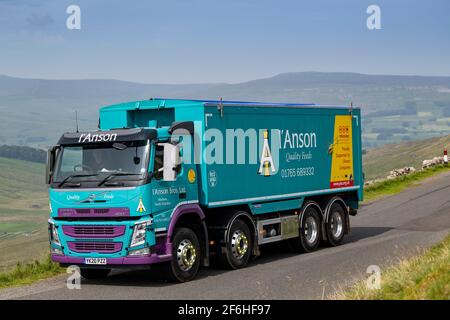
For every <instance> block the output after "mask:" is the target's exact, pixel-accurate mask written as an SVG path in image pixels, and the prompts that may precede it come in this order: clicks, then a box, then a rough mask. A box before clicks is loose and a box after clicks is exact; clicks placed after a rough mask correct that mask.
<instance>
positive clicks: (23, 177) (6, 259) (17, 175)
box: [0, 157, 48, 271]
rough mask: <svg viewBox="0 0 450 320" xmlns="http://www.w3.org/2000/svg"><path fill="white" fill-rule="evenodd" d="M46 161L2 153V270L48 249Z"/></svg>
mask: <svg viewBox="0 0 450 320" xmlns="http://www.w3.org/2000/svg"><path fill="white" fill-rule="evenodd" d="M47 219H48V198H47V191H46V186H45V184H44V165H43V164H39V163H32V162H27V161H22V160H14V159H6V158H1V157H0V252H1V255H0V271H1V270H4V269H6V268H9V267H11V266H13V265H15V264H16V263H17V262H18V261H30V260H32V259H35V258H40V257H42V256H43V255H45V254H47V253H48V233H47Z"/></svg>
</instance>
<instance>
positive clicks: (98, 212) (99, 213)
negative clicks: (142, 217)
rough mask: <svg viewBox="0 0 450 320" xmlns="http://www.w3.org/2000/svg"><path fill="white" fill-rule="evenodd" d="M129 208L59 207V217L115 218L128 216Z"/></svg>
mask: <svg viewBox="0 0 450 320" xmlns="http://www.w3.org/2000/svg"><path fill="white" fill-rule="evenodd" d="M129 216H130V209H129V208H59V209H58V217H61V218H95V217H97V218H98V217H102V218H108V217H109V218H117V217H129Z"/></svg>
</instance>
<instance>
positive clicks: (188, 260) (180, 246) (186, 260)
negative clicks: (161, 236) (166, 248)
mask: <svg viewBox="0 0 450 320" xmlns="http://www.w3.org/2000/svg"><path fill="white" fill-rule="evenodd" d="M200 253H201V251H200V244H199V241H198V238H197V236H196V234H195V233H194V231H192V230H191V229H188V228H179V229H175V231H174V234H173V241H172V261H171V262H170V263H169V265H168V270H169V277H170V279H171V280H173V281H178V282H186V281H190V280H192V279H194V278H195V276H196V275H197V273H198V270H199V268H200Z"/></svg>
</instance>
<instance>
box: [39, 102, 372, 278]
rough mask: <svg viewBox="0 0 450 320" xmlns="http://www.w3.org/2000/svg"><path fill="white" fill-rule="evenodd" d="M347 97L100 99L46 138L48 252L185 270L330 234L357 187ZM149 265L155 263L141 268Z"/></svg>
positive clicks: (346, 216)
mask: <svg viewBox="0 0 450 320" xmlns="http://www.w3.org/2000/svg"><path fill="white" fill-rule="evenodd" d="M363 180H364V177H363V171H362V152H361V113H360V109H359V108H357V107H353V106H326V105H315V104H309V103H308V104H301V103H268V102H245V101H225V100H222V99H219V100H183V99H166V98H152V99H148V100H142V101H133V102H126V103H120V104H115V105H111V106H106V107H102V108H101V109H100V115H99V120H98V129H95V130H93V131H83V132H79V131H78V130H76V131H75V132H67V133H64V134H63V135H62V136H61V138H60V139H59V141H58V143H57V144H56V145H55V146H53V147H51V148H50V149H49V150H48V154H47V170H46V182H47V184H48V185H49V211H50V218H49V220H48V225H49V240H50V250H51V259H52V260H53V261H55V262H58V263H59V264H60V265H61V266H71V265H74V266H77V267H78V268H79V270H80V273H81V276H82V277H84V278H86V279H101V278H104V277H107V276H108V274H109V273H110V272H111V270H113V269H117V268H130V269H132V268H140V269H150V270H151V269H157V270H163V271H164V272H166V273H167V275H168V276H169V278H170V279H172V280H173V281H178V282H185V281H189V280H192V279H194V278H195V276H196V275H197V273H198V270H199V268H200V267H207V266H210V264H214V265H218V266H223V267H225V268H230V269H238V268H243V267H245V266H246V265H247V264H248V263H249V261H250V259H252V258H254V257H256V256H258V255H260V251H261V247H262V246H264V245H266V244H269V243H275V242H280V245H282V246H287V247H289V248H290V250H293V251H295V252H312V251H314V250H316V249H317V248H318V246H319V245H320V244H321V243H323V244H326V245H328V246H337V245H339V244H341V243H342V241H343V238H344V236H345V235H346V234H348V233H349V232H350V216H353V215H355V214H356V213H357V210H358V206H359V202H360V201H362V200H363V186H364V181H363ZM154 267H156V268H154Z"/></svg>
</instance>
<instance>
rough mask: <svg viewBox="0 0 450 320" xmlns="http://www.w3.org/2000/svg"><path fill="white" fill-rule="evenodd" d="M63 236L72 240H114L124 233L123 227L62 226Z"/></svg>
mask: <svg viewBox="0 0 450 320" xmlns="http://www.w3.org/2000/svg"><path fill="white" fill-rule="evenodd" d="M62 229H63V232H64V234H65V235H67V236H69V237H73V238H75V237H76V238H115V237H120V236H122V235H123V234H124V233H125V226H107V225H104V226H103V225H92V226H83V225H81V226H63V227H62Z"/></svg>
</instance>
